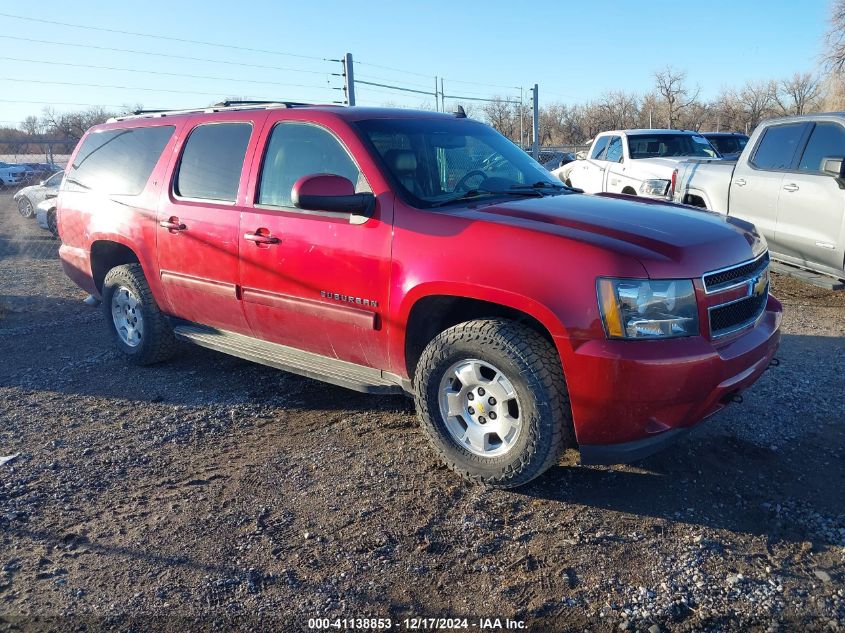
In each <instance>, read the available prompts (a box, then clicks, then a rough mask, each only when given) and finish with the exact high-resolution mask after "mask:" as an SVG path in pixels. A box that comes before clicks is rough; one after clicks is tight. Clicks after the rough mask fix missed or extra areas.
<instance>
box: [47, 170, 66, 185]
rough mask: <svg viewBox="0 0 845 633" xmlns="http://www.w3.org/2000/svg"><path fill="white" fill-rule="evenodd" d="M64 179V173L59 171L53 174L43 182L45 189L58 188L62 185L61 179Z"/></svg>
mask: <svg viewBox="0 0 845 633" xmlns="http://www.w3.org/2000/svg"><path fill="white" fill-rule="evenodd" d="M64 177H65V174H64V172H62V171H60V172H59V173H57V174H53V175H52V176H50V177H49V178H48V179H47V180H45V181H44V186H45V187H58V186H59V185H60V184H62V178H64Z"/></svg>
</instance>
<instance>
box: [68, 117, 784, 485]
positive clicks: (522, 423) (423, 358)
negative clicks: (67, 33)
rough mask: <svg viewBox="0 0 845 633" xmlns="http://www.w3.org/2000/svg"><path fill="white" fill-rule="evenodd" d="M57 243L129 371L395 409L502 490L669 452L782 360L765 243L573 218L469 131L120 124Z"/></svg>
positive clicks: (633, 207)
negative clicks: (142, 369)
mask: <svg viewBox="0 0 845 633" xmlns="http://www.w3.org/2000/svg"><path fill="white" fill-rule="evenodd" d="M481 150H483V151H481ZM485 154H486V156H485ZM459 166H460V167H459ZM459 168H460V169H461V170H462V172H461V175H460V176H457V179H455V178H456V171H455V170H457V169H459ZM486 169H489V170H491V171H486ZM58 223H59V233H60V236H61V239H62V242H63V243H62V246H61V248H60V256H61V260H62V265H63V268H64V270H65V272H66V274H67V275H68V276H69V277H70V278H71V279H72V280H74V281H75V282H76V283H77V284H78V285H79V286H80V287H82V288H83V289H85V290H86V291H88V292H90V293H91V294H93V295H94V296H95V297H97V298H102V301H103V309H104V316H105V319H106V321H107V323H108V325H109V327H110V329H111V333H112V337H113V340H114V343H115V344H116V346H117V348H118V349H119V350H120V352H121V353H122V354H123V355H124V356H125V358H126V359H127V360H128V361H129V362H132V363H135V364H139V365H149V364H152V363H156V362H159V361H163V360H165V359H167V358H169V357H170V356H171V355H173V353H174V352H175V351H176V347H175V341H176V339H182V340H186V341H191V342H193V343H196V344H198V345H201V346H205V347H209V348H212V349H215V350H218V351H221V352H224V353H227V354H232V355H235V356H239V357H241V358H246V359H249V360H252V361H255V362H258V363H263V364H266V365H270V366H272V367H277V368H279V369H283V370H287V371H291V372H294V373H299V374H303V375H305V376H309V377H312V378H316V379H320V380H324V381H326V382H329V383H332V384H335V385H340V386H342V387H347V388H350V389H355V390H358V391H362V392H368V393H401V392H403V391H407V392H409V393H411V394H413V396H414V398H415V400H416V406H417V411H418V414H419V418H420V422H421V424H422V427H423V429H424V431H425V433H426V434H427V436H428V437H429V439H430V440H431V442H432V444H433V445H434V447H435V449H436V451H437V452H438V453H439V455H440V456H441V457H442V459H443V460H444V461H445V462H446V463H447V464H448V465H449V466H451V467H452V468H453V469H454V470H456V471H457V472H458V473H460V474H462V475H463V476H465V477H468V478H471V479H473V480H479V481H483V482H486V483H487V484H489V485H491V486H497V487H513V486H517V485H521V484H524V483H526V482H528V481H530V480H531V479H533V478H534V477H536V476H538V475H539V474H540V473H542V472H543V471H545V470H546V469H547V468H549V467H550V466H552V465H553V464H555V463H556V462H557V460H558V458H559V455H560V453H561V451H562V450H563V448H564V447H566V446H569V445H574V444H575V443H576V442H577V445H578V447H579V449H580V452H581V459H582V461H583V462H585V463H615V462H619V461H630V460H633V459H638V458H641V457H643V456H645V455H648V454H650V453H652V452H654V451H656V450H658V449H659V448H660V447H661V446H663V445H665V444H666V443H667V442H668V441H670V440H671V439H673V438H675V437H677V436H678V435H681V434H682V433H683V432H684V431H686V430H687V429H689V428H690V427H692V426H694V425H695V424H697V423H698V422H700V421H701V420H702V419H704V418H706V417H707V416H709V415H711V414H713V413H715V412H716V411H719V410H720V409H722V408H723V407H724V406H726V405H727V404H728V403H729V402H732V401H734V400H735V399H736V397H737V394H738V393H739V392H741V391H742V390H744V389H746V388H747V387H749V386H750V385H751V384H752V383H754V382H755V381H756V380H757V378H759V376H760V375H761V374H762V373H763V372H764V371H765V370H766V368H767V367H768V366H769V364H770V361H771V360H772V358H773V356H774V354H775V351H776V349H777V347H778V341H779V338H780V331H779V326H780V321H781V305H780V303H779V302H778V301H777V300H776V299H774V298H773V297H771V296H770V295H769V284H768V253H767V251H766V245H765V242H764V240H763V239H762V238H761V237H760V236H759V235H758V233H757V232H756V230H755V228H754V227H753V225H751V224H749V223H747V222H743V221H741V220H738V219H735V218H729V217H724V216H718V215H715V214H705V213H701V212H700V211H698V210H693V209H689V208H688V207H683V206H677V205H670V204H667V203H660V202H657V201H653V200H641V199H634V198H628V197H623V196H612V195H610V196H585V195H581V194H579V193H577V192H575V191H573V190H572V189H570V188H567V187H565V186H563V185H561V183H559V182H558V181H557V180H555V179H554V178H553V177H552V176H551V175H550V174H549V172H547V171H546V170H545V169H543V168H542V166H541V165H540V164H538V163H537V162H536V161H534V160H532V159H531V158H530V157H529V156H527V155H526V154H525V152H523V151H522V150H521V149H519V148H518V147H516V146H515V145H514V144H513V143H511V142H510V141H508V140H507V139H505V138H504V137H503V136H502V135H500V134H499V133H498V132H496V131H495V130H493V129H492V128H490V127H489V126H487V125H484V124H482V123H478V122H476V121H472V120H469V119H467V118H465V117H461V116H459V115H458V116H452V115H448V114H444V113H435V112H413V111H408V110H391V109H377V108H360V107H359V108H355V107H352V108H344V107H336V106H303V105H297V104H275V105H266V106H259V105H252V106H251V107H247V106H240V107H218V108H214V109H211V110H197V111H189V112H184V111H183V112H168V113H158V114H146V115H136V116H128V117H121V118H118V119H114V120H113V121H111V122H110V123H107V124H104V125H98V126H96V127H94V128H92V129H91V130H90V131H89V132H88V133H87V134H86V135H85V136H84V137H83V139H82V140H81V141H80V144H79V145H78V147H77V148H76V150H75V152H74V157H73V158H72V160H71V163H70V167H69V168H68V171H67V175H66V177H65V183H64V184H63V186H62V189H61V192H60V194H59V201H58Z"/></svg>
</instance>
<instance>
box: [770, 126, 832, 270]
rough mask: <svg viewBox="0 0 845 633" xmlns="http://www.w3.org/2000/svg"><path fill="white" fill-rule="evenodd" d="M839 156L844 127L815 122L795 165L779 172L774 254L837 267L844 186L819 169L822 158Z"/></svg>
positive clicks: (821, 166)
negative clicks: (781, 173)
mask: <svg viewBox="0 0 845 633" xmlns="http://www.w3.org/2000/svg"><path fill="white" fill-rule="evenodd" d="M843 156H845V128H843V127H842V126H841V125H840V124H839V123H833V122H824V123H817V124H816V125H815V127H814V128H813V131H812V133H811V134H810V138H809V141H808V142H807V147H806V148H805V149H804V152H803V154H802V156H801V160H800V161H799V163H798V169H797V170H796V171H795V172H793V173H789V174H786V175H784V178H783V182H782V185H781V194H780V198H779V200H778V222H777V229H776V230H775V240H774V242H775V246H776V250H777V251H778V252H779V253H782V254H784V255H789V256H791V257H795V258H797V259H800V260H802V261H804V262H808V263H817V264H823V265H825V266H830V267H831V268H836V269H839V270H841V269H842V265H843V260H844V259H845V249H843V242H845V235H843V230H844V229H845V189H842V188H841V187H840V185H839V183H838V182H837V180H836V178H835V177H834V176H832V175H830V174H825V173H823V171H822V168H823V165H822V163H823V161H824V160H825V159H828V158H842V157H843Z"/></svg>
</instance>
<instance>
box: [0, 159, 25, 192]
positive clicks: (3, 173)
mask: <svg viewBox="0 0 845 633" xmlns="http://www.w3.org/2000/svg"><path fill="white" fill-rule="evenodd" d="M25 183H26V169H24V168H23V167H21V166H19V165H10V164H9V163H2V162H0V189H5V188H6V187H20V186H21V185H23V184H25Z"/></svg>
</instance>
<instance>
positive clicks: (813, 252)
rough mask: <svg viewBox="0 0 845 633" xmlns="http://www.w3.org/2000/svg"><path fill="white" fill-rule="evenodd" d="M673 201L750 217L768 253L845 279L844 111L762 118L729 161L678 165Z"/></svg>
mask: <svg viewBox="0 0 845 633" xmlns="http://www.w3.org/2000/svg"><path fill="white" fill-rule="evenodd" d="M674 200H675V201H676V202H681V203H683V204H689V205H694V206H697V207H703V208H705V209H709V210H711V211H718V212H720V213H725V214H728V215H731V216H736V217H738V218H742V219H743V220H748V221H750V222H753V223H754V224H755V225H757V229H758V230H759V231H760V233H761V234H762V235H763V236H764V237H765V238H766V239H767V240H768V242H769V250H770V252H771V255H772V257H773V258H775V259H778V260H780V261H782V262H785V263H787V264H792V265H795V266H799V267H802V268H807V269H810V270H813V271H816V272H820V273H824V274H827V275H831V276H833V277H836V278H838V279H845V113H841V112H839V113H829V114H810V115H802V116H791V117H785V118H779V119H769V120H767V121H763V122H762V123H761V124H760V125H759V126H757V129H756V130H754V133H753V134H752V135H751V139H750V140H749V141H748V144H747V145H746V147H745V149H744V150H743V152H742V154H740V156H739V158H738V159H737V160H736V161H707V160H693V161H687V162H685V163H683V164H682V165H680V166H679V168H678V175H677V178H676V184H675V192H674Z"/></svg>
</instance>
